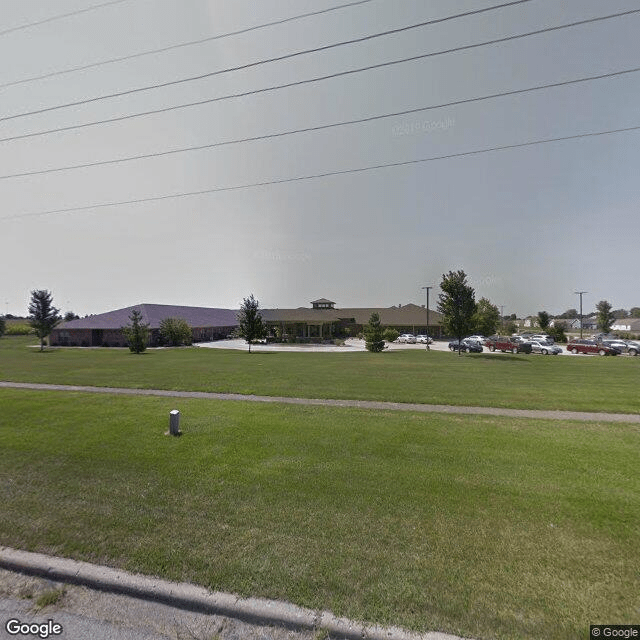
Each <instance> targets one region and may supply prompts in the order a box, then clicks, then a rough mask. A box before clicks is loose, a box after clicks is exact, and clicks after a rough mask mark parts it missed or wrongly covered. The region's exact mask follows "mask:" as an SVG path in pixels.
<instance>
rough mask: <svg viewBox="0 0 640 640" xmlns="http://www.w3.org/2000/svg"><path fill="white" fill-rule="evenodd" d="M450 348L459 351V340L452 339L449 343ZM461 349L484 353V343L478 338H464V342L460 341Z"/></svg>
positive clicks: (468, 351)
mask: <svg viewBox="0 0 640 640" xmlns="http://www.w3.org/2000/svg"><path fill="white" fill-rule="evenodd" d="M449 349H451V351H458V341H457V340H452V341H451V342H450V343H449ZM460 351H465V352H467V353H482V351H483V349H482V345H481V344H480V343H479V342H477V341H476V340H470V339H469V338H464V340H462V342H460Z"/></svg>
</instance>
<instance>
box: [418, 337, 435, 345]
mask: <svg viewBox="0 0 640 640" xmlns="http://www.w3.org/2000/svg"><path fill="white" fill-rule="evenodd" d="M416 342H417V343H419V344H431V343H432V342H433V338H432V337H431V336H423V335H419V336H416Z"/></svg>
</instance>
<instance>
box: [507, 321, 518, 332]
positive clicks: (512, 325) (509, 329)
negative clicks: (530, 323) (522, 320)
mask: <svg viewBox="0 0 640 640" xmlns="http://www.w3.org/2000/svg"><path fill="white" fill-rule="evenodd" d="M504 332H505V333H506V334H513V333H517V332H518V325H517V324H516V323H515V322H513V320H510V321H509V322H507V324H506V325H505V326H504Z"/></svg>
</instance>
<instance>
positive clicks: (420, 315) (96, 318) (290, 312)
mask: <svg viewBox="0 0 640 640" xmlns="http://www.w3.org/2000/svg"><path fill="white" fill-rule="evenodd" d="M327 302H330V300H328V301H327ZM134 309H137V310H138V311H140V313H141V314H142V321H143V322H144V323H145V324H149V327H150V328H151V329H158V328H159V327H160V322H161V321H162V320H164V319H165V318H183V319H184V320H186V322H187V324H189V326H190V327H192V328H194V329H197V328H200V327H235V326H237V325H238V318H237V315H238V310H237V309H216V308H210V307H183V306H179V305H170V304H138V305H134V306H131V307H125V308H124V309H116V310H115V311H108V312H107V313H100V314H97V315H92V316H87V317H86V318H80V319H78V320H71V321H69V322H64V323H62V324H60V325H58V327H56V329H120V328H121V327H124V326H126V325H128V324H129V323H130V319H129V316H130V315H131V312H132V311H133V310H134ZM260 313H261V314H262V318H263V320H265V321H267V322H300V323H312V324H313V323H318V324H321V323H326V322H339V321H340V320H346V321H348V322H354V323H355V324H361V325H364V324H367V323H368V322H369V318H370V317H371V314H372V313H377V314H378V315H379V316H380V322H381V323H382V324H383V325H386V326H410V325H426V323H427V310H426V308H425V307H423V306H418V305H416V304H407V305H404V306H400V305H399V306H397V307H396V306H394V307H386V308H377V307H372V308H347V309H335V308H322V309H317V308H316V309H313V308H309V307H299V308H297V309H261V310H260ZM441 322H442V315H441V314H440V313H438V312H437V311H434V310H433V309H431V310H430V311H429V324H430V325H437V324H440V323H441Z"/></svg>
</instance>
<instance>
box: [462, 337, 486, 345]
mask: <svg viewBox="0 0 640 640" xmlns="http://www.w3.org/2000/svg"><path fill="white" fill-rule="evenodd" d="M466 340H475V341H476V342H479V343H480V344H484V341H485V340H486V338H485V337H484V336H469V337H468V338H466Z"/></svg>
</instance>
